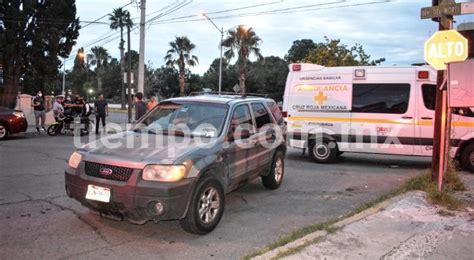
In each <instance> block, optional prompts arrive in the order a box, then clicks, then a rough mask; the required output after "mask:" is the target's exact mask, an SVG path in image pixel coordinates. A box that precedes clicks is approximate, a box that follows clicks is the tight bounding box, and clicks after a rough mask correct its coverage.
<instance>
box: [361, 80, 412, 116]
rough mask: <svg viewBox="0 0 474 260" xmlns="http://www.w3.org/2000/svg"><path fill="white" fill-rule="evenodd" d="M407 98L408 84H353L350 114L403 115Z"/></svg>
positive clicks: (406, 108) (408, 93) (408, 95)
mask: <svg viewBox="0 0 474 260" xmlns="http://www.w3.org/2000/svg"><path fill="white" fill-rule="evenodd" d="M409 98H410V84H354V85H353V92H352V112H359V113H383V114H404V113H405V112H406V111H407V110H408V101H409Z"/></svg>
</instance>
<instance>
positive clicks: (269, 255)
mask: <svg viewBox="0 0 474 260" xmlns="http://www.w3.org/2000/svg"><path fill="white" fill-rule="evenodd" d="M413 192H417V191H411V192H407V193H404V194H400V195H398V196H395V197H393V198H390V199H387V200H385V201H383V202H380V203H379V204H377V205H375V206H372V207H370V208H368V209H366V210H364V211H362V212H359V213H357V214H355V215H353V216H351V217H348V218H345V219H343V220H341V221H339V222H336V223H334V224H333V225H332V226H333V227H336V228H343V227H345V226H347V225H349V224H352V223H354V222H357V221H360V220H362V219H364V218H366V217H368V216H370V215H373V214H375V213H377V212H380V211H382V210H383V209H384V208H386V207H387V206H389V205H390V204H392V203H395V202H397V201H400V200H402V199H403V198H405V197H407V196H409V194H411V193H413ZM328 234H329V233H328V232H327V231H325V230H318V231H316V232H313V233H310V234H308V235H306V236H304V237H301V238H298V239H297V240H295V241H293V242H290V243H288V244H286V245H284V246H281V247H277V248H275V249H273V250H271V251H268V252H266V253H265V254H263V255H259V256H256V257H253V258H251V259H256V260H261V259H275V258H277V256H278V255H279V254H282V253H285V252H287V251H289V250H291V249H295V248H297V247H305V246H307V245H309V244H308V243H311V242H312V241H314V240H316V239H319V238H322V237H325V236H327V235H328Z"/></svg>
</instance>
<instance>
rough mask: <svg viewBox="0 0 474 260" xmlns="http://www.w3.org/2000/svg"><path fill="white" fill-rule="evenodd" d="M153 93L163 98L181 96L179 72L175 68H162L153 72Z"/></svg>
mask: <svg viewBox="0 0 474 260" xmlns="http://www.w3.org/2000/svg"><path fill="white" fill-rule="evenodd" d="M152 74H153V82H151V84H152V90H153V91H152V92H153V93H156V94H158V95H159V96H161V97H163V98H169V97H174V96H178V95H179V94H180V86H179V85H180V82H179V72H178V71H177V70H176V68H174V67H170V66H167V67H161V68H158V69H156V70H154V71H153V72H152Z"/></svg>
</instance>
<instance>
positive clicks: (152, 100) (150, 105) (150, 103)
mask: <svg viewBox="0 0 474 260" xmlns="http://www.w3.org/2000/svg"><path fill="white" fill-rule="evenodd" d="M157 104H158V101H156V97H155V96H151V97H150V101H148V104H147V105H146V108H147V109H148V110H152V109H153V108H154V107H155V106H156V105H157Z"/></svg>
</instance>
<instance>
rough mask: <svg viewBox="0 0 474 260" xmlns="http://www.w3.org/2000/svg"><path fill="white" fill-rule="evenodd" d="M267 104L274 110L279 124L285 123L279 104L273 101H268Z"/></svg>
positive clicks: (274, 115)
mask: <svg viewBox="0 0 474 260" xmlns="http://www.w3.org/2000/svg"><path fill="white" fill-rule="evenodd" d="M267 105H268V107H269V108H270V111H271V112H272V114H273V117H274V118H275V120H276V121H277V123H278V124H281V123H283V122H284V120H283V115H282V114H281V111H280V108H279V107H278V105H277V104H276V103H275V102H273V101H269V102H267Z"/></svg>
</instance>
